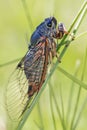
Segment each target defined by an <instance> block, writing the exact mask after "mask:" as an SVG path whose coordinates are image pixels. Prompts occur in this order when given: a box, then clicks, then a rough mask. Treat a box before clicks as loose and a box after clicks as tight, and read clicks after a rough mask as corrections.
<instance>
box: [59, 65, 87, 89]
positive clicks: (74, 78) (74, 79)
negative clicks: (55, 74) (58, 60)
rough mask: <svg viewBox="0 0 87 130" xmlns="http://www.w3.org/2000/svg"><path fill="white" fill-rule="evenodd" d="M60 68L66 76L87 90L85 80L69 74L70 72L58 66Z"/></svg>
mask: <svg viewBox="0 0 87 130" xmlns="http://www.w3.org/2000/svg"><path fill="white" fill-rule="evenodd" d="M58 70H59V71H60V72H62V73H63V74H64V75H65V76H67V77H68V78H69V79H71V80H72V81H73V82H75V83H76V84H78V85H80V86H82V87H83V88H84V89H86V90H87V84H85V83H84V82H82V81H80V80H79V79H77V78H76V77H75V76H73V75H71V74H69V73H68V72H66V71H65V70H64V69H63V68H61V67H58Z"/></svg>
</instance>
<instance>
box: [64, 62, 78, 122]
mask: <svg viewBox="0 0 87 130" xmlns="http://www.w3.org/2000/svg"><path fill="white" fill-rule="evenodd" d="M79 66H80V64H76V70H75V73H74V76H75V77H76V76H77V74H78V70H79ZM74 84H75V83H74V82H73V81H72V84H71V87H70V92H69V98H68V99H69V100H68V106H67V112H66V125H68V124H69V123H68V122H69V116H70V112H71V105H72V99H73V94H74Z"/></svg>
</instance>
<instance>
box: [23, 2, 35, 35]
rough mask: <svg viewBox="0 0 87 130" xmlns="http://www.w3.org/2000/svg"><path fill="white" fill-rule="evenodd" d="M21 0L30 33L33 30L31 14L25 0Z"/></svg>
mask: <svg viewBox="0 0 87 130" xmlns="http://www.w3.org/2000/svg"><path fill="white" fill-rule="evenodd" d="M21 1H22V5H23V8H24V11H25V15H26V18H27V21H28V25H29V30H30V33H31V32H32V31H33V22H32V19H31V15H30V13H29V11H28V6H27V3H26V0H21Z"/></svg>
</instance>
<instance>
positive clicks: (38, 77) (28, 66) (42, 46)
mask: <svg viewBox="0 0 87 130" xmlns="http://www.w3.org/2000/svg"><path fill="white" fill-rule="evenodd" d="M54 56H56V43H55V41H54V40H53V39H52V38H51V39H49V38H46V39H45V40H42V42H40V43H38V44H36V46H32V47H31V48H30V50H29V52H28V53H27V55H26V58H25V61H24V69H25V75H26V77H27V79H28V81H29V87H28V95H29V97H31V96H33V94H34V93H35V92H38V91H39V89H40V88H41V86H42V84H43V83H44V81H45V78H46V74H47V68H48V64H49V63H50V62H51V61H52V59H53V57H54Z"/></svg>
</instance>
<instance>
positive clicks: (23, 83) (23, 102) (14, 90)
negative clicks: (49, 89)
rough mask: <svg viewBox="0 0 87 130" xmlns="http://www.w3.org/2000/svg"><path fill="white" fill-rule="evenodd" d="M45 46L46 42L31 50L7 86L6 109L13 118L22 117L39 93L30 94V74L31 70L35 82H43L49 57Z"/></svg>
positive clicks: (31, 78)
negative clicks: (45, 65)
mask: <svg viewBox="0 0 87 130" xmlns="http://www.w3.org/2000/svg"><path fill="white" fill-rule="evenodd" d="M42 44H43V46H42ZM45 48H46V46H45V44H44V43H41V45H40V46H38V47H37V48H34V49H33V50H31V51H29V52H28V53H27V55H26V56H25V57H24V58H23V59H22V60H21V62H20V63H19V64H18V66H17V68H16V69H15V71H14V72H13V73H12V75H11V77H10V80H9V83H8V85H7V87H6V109H7V112H8V115H9V117H10V118H11V119H12V120H18V119H20V117H22V115H23V113H24V111H25V110H26V108H27V107H29V106H30V105H31V103H32V101H33V100H34V98H35V96H36V95H37V91H36V92H35V93H34V94H33V95H32V96H31V97H29V95H28V89H29V80H28V75H30V72H31V74H32V76H31V77H30V80H32V81H33V82H35V81H36V82H37V81H38V82H41V80H42V78H41V77H42V73H43V69H44V63H45V60H46V57H47V56H45V55H44V54H46V52H45V51H46V49H45ZM47 50H48V49H47ZM25 61H27V62H25ZM46 62H48V61H46ZM25 63H26V65H25ZM27 64H28V65H27ZM45 64H46V63H45ZM25 66H26V67H25Z"/></svg>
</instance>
